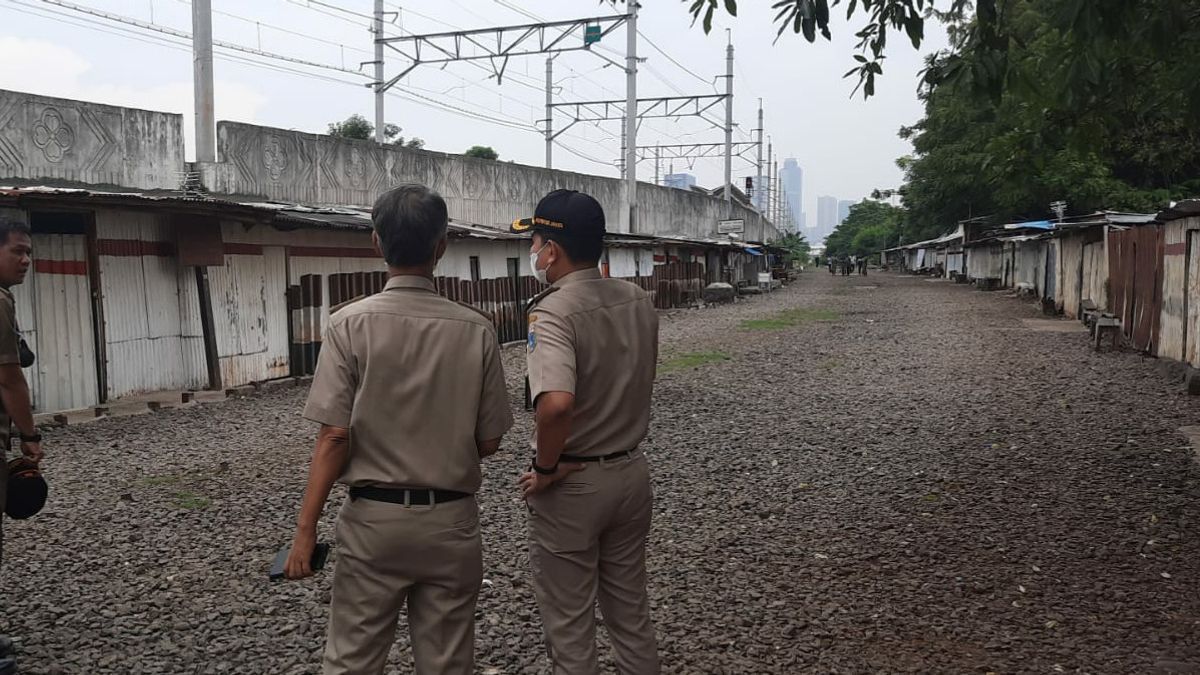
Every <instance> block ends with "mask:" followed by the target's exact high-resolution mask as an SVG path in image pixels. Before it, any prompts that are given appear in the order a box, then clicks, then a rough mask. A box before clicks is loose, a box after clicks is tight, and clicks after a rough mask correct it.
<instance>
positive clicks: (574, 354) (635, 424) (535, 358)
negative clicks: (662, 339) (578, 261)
mask: <svg viewBox="0 0 1200 675" xmlns="http://www.w3.org/2000/svg"><path fill="white" fill-rule="evenodd" d="M554 285H555V286H556V287H557V288H556V290H555V291H554V292H552V293H549V294H547V295H546V296H545V297H543V298H541V299H540V300H538V301H537V303H536V304H535V305H534V307H533V308H532V309H531V310H530V312H529V339H528V341H527V346H526V350H527V352H528V354H527V357H526V363H527V366H528V369H529V394H530V397H531V398H532V400H533V401H535V402H536V401H537V397H538V396H540V395H541V394H543V393H545V392H548V391H565V392H568V393H571V394H574V395H575V414H574V417H573V418H572V423H571V435H570V437H569V438H568V439H567V444H566V446H565V448H564V450H563V452H564V453H566V454H569V455H578V456H583V457H588V456H600V455H607V454H609V453H613V452H621V451H623V450H632V449H634V448H636V447H637V445H638V443H641V442H642V439H643V438H645V437H646V429H647V428H648V427H649V425H650V397H651V394H652V392H653V388H654V373H655V367H656V362H657V360H658V314H657V313H656V312H655V311H654V305H653V303H652V302H651V300H650V295H649V294H648V293H646V292H645V291H643V290H642V289H640V288H638V287H637V286H635V285H633V284H631V283H629V282H627V281H621V280H619V279H605V278H603V276H602V275H601V274H600V271H599V270H583V271H579V272H574V273H572V274H569V275H567V276H565V277H563V278H562V279H559V280H558V281H557V282H556V283H555V284H554ZM536 438H537V437H536V434H535V436H534V438H533V440H531V442H530V444H531V446H532V447H533V448H534V450H536V449H537V443H536Z"/></svg>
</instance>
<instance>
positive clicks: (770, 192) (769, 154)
mask: <svg viewBox="0 0 1200 675" xmlns="http://www.w3.org/2000/svg"><path fill="white" fill-rule="evenodd" d="M774 153H775V151H774V149H773V148H772V147H771V137H770V136H767V195H766V196H767V201H766V207H767V220H769V221H771V222H772V223H773V222H775V214H774V212H773V211H772V209H771V206H772V202H771V199H772V198H773V197H774V196H775V185H774V184H773V183H772V182H771V158H772V157H773V156H774Z"/></svg>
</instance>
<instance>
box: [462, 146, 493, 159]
mask: <svg viewBox="0 0 1200 675" xmlns="http://www.w3.org/2000/svg"><path fill="white" fill-rule="evenodd" d="M463 154H464V155H466V156H467V157H478V158H479V159H493V160H494V159H500V154H499V153H497V152H496V151H495V150H493V149H492V148H491V147H490V146H487V145H472V146H471V147H470V148H467V151H466V152H464V153H463Z"/></svg>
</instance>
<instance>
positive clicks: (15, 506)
mask: <svg viewBox="0 0 1200 675" xmlns="http://www.w3.org/2000/svg"><path fill="white" fill-rule="evenodd" d="M49 493H50V488H49V487H48V486H47V485H46V479H45V478H42V472H41V471H38V467H37V465H36V464H34V463H33V462H31V461H29V460H27V459H25V458H24V457H18V458H16V459H14V460H12V461H11V462H9V463H8V494H7V495H6V499H5V501H4V512H5V513H7V514H8V517H9V518H13V519H14V520H25V519H26V518H29V517H30V516H34V515H37V513H38V511H41V510H42V507H43V506H45V505H46V495H48V494H49Z"/></svg>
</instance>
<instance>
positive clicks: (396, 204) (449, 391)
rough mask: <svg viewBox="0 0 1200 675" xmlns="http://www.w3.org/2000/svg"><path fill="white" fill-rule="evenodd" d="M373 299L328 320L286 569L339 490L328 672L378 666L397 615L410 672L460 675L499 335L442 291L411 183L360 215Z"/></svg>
mask: <svg viewBox="0 0 1200 675" xmlns="http://www.w3.org/2000/svg"><path fill="white" fill-rule="evenodd" d="M371 219H372V221H373V222H374V226H375V233H374V241H375V245H376V247H377V248H378V250H379V251H380V253H381V254H382V255H383V257H384V258H385V259H386V260H387V265H388V274H389V279H388V282H387V285H386V286H385V287H384V290H383V291H382V292H380V293H378V294H376V295H373V296H371V297H368V298H365V299H362V300H359V301H358V302H355V303H353V304H351V305H349V306H347V307H345V308H343V309H341V310H340V311H338V312H336V313H335V314H334V315H333V317H332V319H331V320H330V324H329V327H328V329H327V330H326V331H325V336H324V342H323V345H322V347H321V356H320V359H319V360H318V362H317V372H316V375H315V376H314V378H313V384H312V391H311V392H310V393H309V397H308V404H307V406H305V408H304V416H305V417H307V418H308V419H310V420H312V421H314V422H318V423H320V424H321V431H320V434H319V436H318V438H317V447H316V451H315V452H314V454H313V461H312V469H311V471H310V474H309V479H308V489H307V490H306V492H305V495H304V504H303V506H302V508H301V510H300V518H299V524H298V527H297V532H296V536H295V539H294V541H293V543H292V554H291V557H290V559H289V560H288V563H287V575H288V576H289V577H291V578H300V577H305V576H308V575H310V574H312V570H311V569H310V568H309V559H310V557H311V555H312V551H313V547H314V544H315V542H316V527H317V521H318V520H319V519H320V517H321V510H322V508H323V507H324V505H325V500H326V498H327V497H328V495H329V491H330V488H331V487H332V486H333V483H334V482H335V481H337V482H340V483H344V484H346V485H348V486H350V498H349V499H348V500H347V501H346V503H345V506H343V507H342V511H341V514H340V515H339V517H338V524H337V539H338V554H337V565H336V568H335V570H334V576H333V601H332V606H331V607H330V616H329V635H328V638H327V640H326V645H325V668H324V669H325V673H326V675H333V674H335V673H337V674H341V673H354V674H355V675H364V674H369V673H382V672H383V667H384V663H385V661H386V660H387V655H388V652H389V651H390V650H391V647H392V643H393V642H394V641H395V631H396V621H397V616H398V614H399V611H400V609H401V607H403V606H404V605H405V604H407V606H408V624H409V630H410V632H411V634H412V650H413V659H414V661H415V665H416V672H417V673H427V674H433V673H462V674H464V675H466V674H468V673H472V672H473V670H474V665H475V662H474V638H475V600H476V598H477V596H478V594H479V585H480V582H481V581H482V577H483V563H482V547H481V542H480V535H479V510H478V508H477V506H476V504H475V492H476V490H478V489H479V485H480V482H481V475H480V470H479V461H480V459H481V458H482V457H486V456H488V455H490V454H492V453H494V452H496V449H497V448H498V447H499V446H500V437H501V436H503V435H504V432H506V431H508V429H509V428H510V427H511V426H512V421H513V420H512V412H511V410H510V409H509V404H508V391H507V389H506V386H505V382H504V371H503V370H502V369H501V365H500V351H499V342H498V340H497V339H496V332H495V329H494V328H493V326H492V323H491V321H490V319H489V318H488V317H487V316H486V315H484V314H483V313H482V312H480V311H478V310H475V309H472V308H469V307H467V306H464V305H460V304H458V303H455V302H453V301H451V300H447V299H446V298H444V297H442V296H440V295H438V293H437V290H436V288H435V287H434V283H433V269H434V266H435V265H437V261H438V259H439V258H441V257H442V255H443V254H444V253H445V252H446V245H447V239H446V227H447V222H448V221H447V216H446V203H445V202H444V201H443V200H442V198H441V197H440V196H438V194H437V193H436V192H433V191H432V190H430V189H428V188H426V187H424V186H421V185H402V186H400V187H397V188H395V189H393V190H391V191H390V192H388V193H386V194H384V195H383V196H382V197H380V198H379V200H378V201H377V202H375V207H374V209H373V210H372V212H371Z"/></svg>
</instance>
